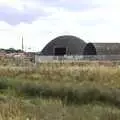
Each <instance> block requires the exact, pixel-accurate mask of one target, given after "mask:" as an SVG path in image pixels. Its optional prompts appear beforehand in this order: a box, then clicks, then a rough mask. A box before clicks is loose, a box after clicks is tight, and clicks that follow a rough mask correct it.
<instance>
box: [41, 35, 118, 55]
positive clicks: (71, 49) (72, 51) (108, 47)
mask: <svg viewBox="0 0 120 120" xmlns="http://www.w3.org/2000/svg"><path fill="white" fill-rule="evenodd" d="M40 54H41V55H44V56H64V55H119V54H120V43H86V42H85V41H84V40H82V39H80V38H78V37H75V36H72V35H64V36H59V37H57V38H55V39H53V40H52V41H50V42H49V43H48V44H47V45H46V46H45V47H44V48H43V50H42V51H41V53H40Z"/></svg>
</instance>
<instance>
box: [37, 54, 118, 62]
mask: <svg viewBox="0 0 120 120" xmlns="http://www.w3.org/2000/svg"><path fill="white" fill-rule="evenodd" d="M80 60H99V61H100V60H115V61H117V60H120V55H89V56H87V55H85V56H84V55H79V56H78V55H74V56H67V55H65V56H39V55H35V63H40V62H53V61H80Z"/></svg>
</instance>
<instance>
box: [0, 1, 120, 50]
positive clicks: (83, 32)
mask: <svg viewBox="0 0 120 120" xmlns="http://www.w3.org/2000/svg"><path fill="white" fill-rule="evenodd" d="M119 6H120V1H119V0H0V42H1V43H0V48H11V47H13V48H15V49H21V38H22V36H23V38H24V50H26V51H41V50H42V49H43V47H44V46H45V45H46V44H47V43H48V42H50V41H51V40H52V39H54V38H56V37H58V36H61V35H74V36H77V37H79V38H81V39H83V40H84V41H85V42H117V43H120V34H119V32H120V14H119V13H120V7H119ZM30 48H31V49H30Z"/></svg>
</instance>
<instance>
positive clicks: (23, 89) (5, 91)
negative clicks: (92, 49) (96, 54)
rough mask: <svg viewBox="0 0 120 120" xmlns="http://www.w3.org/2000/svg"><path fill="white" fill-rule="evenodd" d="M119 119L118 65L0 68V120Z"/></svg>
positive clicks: (46, 64) (92, 63)
mask: <svg viewBox="0 0 120 120" xmlns="http://www.w3.org/2000/svg"><path fill="white" fill-rule="evenodd" d="M119 119H120V68H119V62H114V63H111V62H99V63H97V62H77V63H75V62H71V63H62V62H61V63H41V64H39V65H36V66H34V65H32V66H29V67H27V66H24V67H21V66H17V65H14V66H12V65H2V64H1V66H0V120H119Z"/></svg>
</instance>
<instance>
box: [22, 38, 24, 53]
mask: <svg viewBox="0 0 120 120" xmlns="http://www.w3.org/2000/svg"><path fill="white" fill-rule="evenodd" d="M23 51H24V43H23V36H22V52H23Z"/></svg>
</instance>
